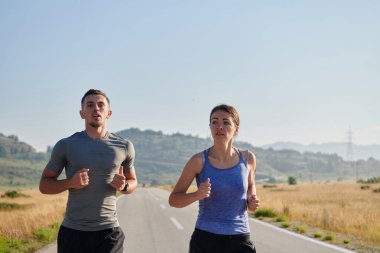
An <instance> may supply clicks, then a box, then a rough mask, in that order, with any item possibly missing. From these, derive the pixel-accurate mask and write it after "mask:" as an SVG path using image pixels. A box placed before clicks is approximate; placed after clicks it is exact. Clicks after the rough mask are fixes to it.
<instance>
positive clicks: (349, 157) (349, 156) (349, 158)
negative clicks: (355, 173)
mask: <svg viewBox="0 0 380 253" xmlns="http://www.w3.org/2000/svg"><path fill="white" fill-rule="evenodd" d="M346 160H347V161H348V162H352V161H353V160H354V150H353V148H352V131H351V126H349V128H348V133H347V156H346Z"/></svg>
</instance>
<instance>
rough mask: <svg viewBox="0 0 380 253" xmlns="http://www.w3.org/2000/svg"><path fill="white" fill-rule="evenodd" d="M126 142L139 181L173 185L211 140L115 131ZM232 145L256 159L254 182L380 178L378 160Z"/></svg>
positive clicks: (148, 131) (249, 145)
mask: <svg viewBox="0 0 380 253" xmlns="http://www.w3.org/2000/svg"><path fill="white" fill-rule="evenodd" d="M117 134H119V135H120V136H122V137H124V138H127V139H130V140H131V141H132V142H133V143H134V146H135V149H136V168H137V170H138V177H139V180H140V181H142V182H152V183H156V182H160V183H165V184H173V183H174V182H175V180H176V179H177V178H178V176H179V175H180V172H181V171H182V168H183V167H184V165H185V163H186V162H187V160H188V159H189V158H190V157H191V156H192V155H193V154H195V153H198V152H200V151H201V150H204V149H206V148H208V147H210V146H211V140H210V139H205V138H199V137H194V136H191V135H184V134H180V133H176V134H172V135H165V134H163V133H162V132H160V131H158V132H157V131H152V130H145V131H141V130H139V129H137V128H131V129H127V130H123V131H120V132H117ZM235 146H237V147H239V148H242V149H249V150H252V151H253V152H254V153H255V154H256V157H257V176H256V179H257V180H266V181H272V182H274V181H286V180H287V177H288V176H295V177H296V178H297V179H298V180H299V181H323V180H331V181H335V180H355V179H356V177H357V176H358V178H368V177H374V176H377V175H380V161H378V160H375V159H368V160H367V161H360V163H358V164H352V163H350V162H346V161H344V160H343V159H342V158H341V157H340V156H338V155H336V154H322V153H312V152H305V153H303V154H302V153H300V152H298V151H294V150H279V151H276V150H273V149H263V148H260V147H253V146H252V145H251V144H249V143H245V142H235Z"/></svg>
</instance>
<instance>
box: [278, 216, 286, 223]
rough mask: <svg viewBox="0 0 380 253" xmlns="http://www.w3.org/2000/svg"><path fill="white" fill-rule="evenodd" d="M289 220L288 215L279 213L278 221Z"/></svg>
mask: <svg viewBox="0 0 380 253" xmlns="http://www.w3.org/2000/svg"><path fill="white" fill-rule="evenodd" d="M287 220H288V217H286V216H285V215H279V216H277V218H276V221H277V222H284V221H287Z"/></svg>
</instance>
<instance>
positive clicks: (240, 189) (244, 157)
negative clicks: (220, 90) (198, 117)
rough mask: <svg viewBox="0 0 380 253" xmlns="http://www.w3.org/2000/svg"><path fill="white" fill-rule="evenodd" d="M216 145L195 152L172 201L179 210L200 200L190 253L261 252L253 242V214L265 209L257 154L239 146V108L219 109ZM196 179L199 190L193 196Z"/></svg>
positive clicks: (213, 121) (213, 120)
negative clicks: (257, 176) (258, 189)
mask: <svg viewBox="0 0 380 253" xmlns="http://www.w3.org/2000/svg"><path fill="white" fill-rule="evenodd" d="M210 130H211V135H212V138H213V140H214V144H213V146H212V147H210V148H209V149H207V150H204V151H203V152H200V153H198V154H195V155H194V156H193V157H191V159H190V160H189V161H188V162H187V164H186V165H185V167H184V169H183V171H182V174H181V176H180V178H179V179H178V182H177V184H176V186H175V187H174V189H173V191H172V193H171V194H170V197H169V204H170V205H171V206H173V207H178V208H180V207H185V206H188V205H190V204H191V203H193V202H195V201H199V213H198V218H197V222H196V225H195V230H194V232H193V235H192V237H191V240H190V250H189V252H190V253H201V252H202V253H214V252H215V253H216V252H217V253H224V252H225V253H232V252H236V253H248V252H256V250H255V247H254V246H253V244H252V242H251V241H250V238H249V223H248V213H247V209H248V210H249V211H255V210H256V209H257V208H258V206H259V199H258V198H257V197H256V187H255V182H254V173H255V171H256V159H255V156H254V154H253V153H252V152H250V151H247V150H246V151H241V150H239V149H237V148H235V147H233V145H232V142H233V138H234V136H235V135H237V133H238V131H239V115H238V113H237V111H236V110H235V108H234V107H232V106H229V105H225V104H222V105H218V106H216V107H215V108H214V109H212V111H211V113H210ZM194 178H196V181H197V186H198V190H197V191H195V192H192V193H187V190H188V189H189V187H190V185H191V183H192V181H193V179H194Z"/></svg>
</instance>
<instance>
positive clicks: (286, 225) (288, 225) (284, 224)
mask: <svg viewBox="0 0 380 253" xmlns="http://www.w3.org/2000/svg"><path fill="white" fill-rule="evenodd" d="M281 227H283V228H288V227H290V223H289V222H284V223H282V224H281Z"/></svg>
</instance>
